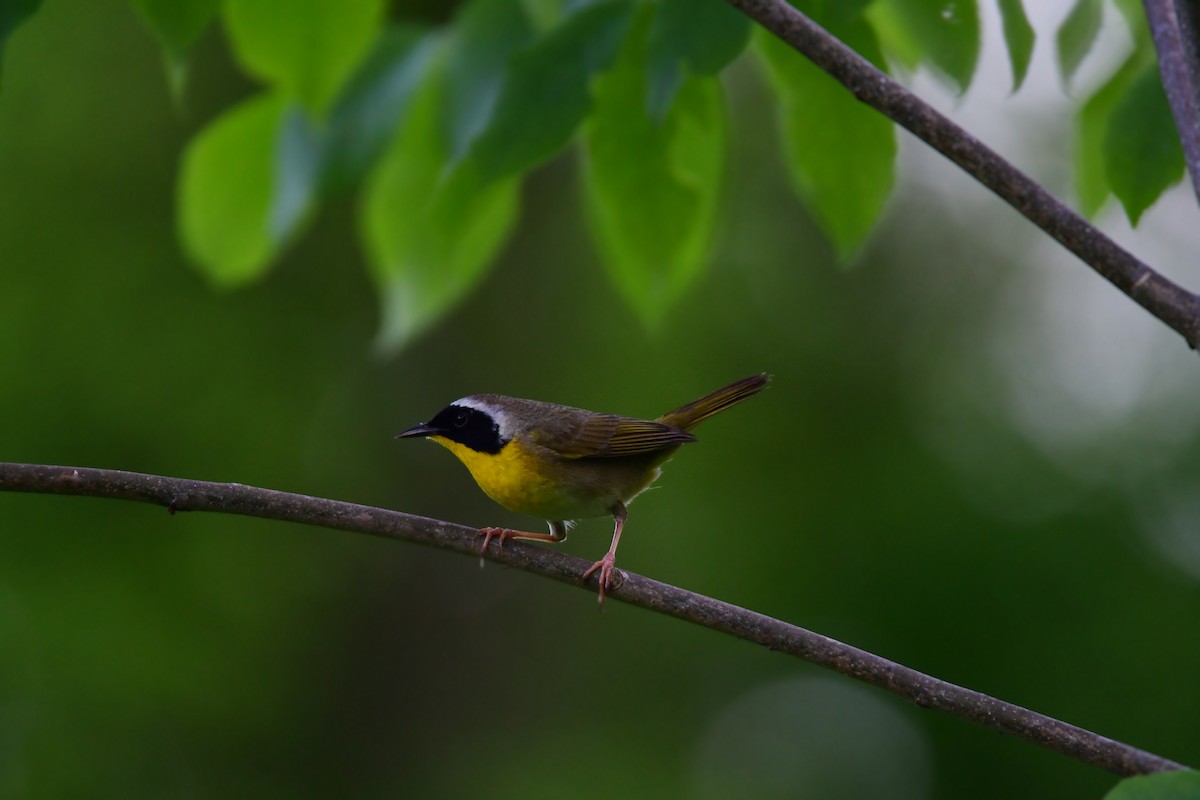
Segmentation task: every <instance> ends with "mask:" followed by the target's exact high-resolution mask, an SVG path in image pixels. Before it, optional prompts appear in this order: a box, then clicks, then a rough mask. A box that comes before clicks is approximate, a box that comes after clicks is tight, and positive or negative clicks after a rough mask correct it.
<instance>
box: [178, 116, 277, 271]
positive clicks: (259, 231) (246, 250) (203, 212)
mask: <svg viewBox="0 0 1200 800" xmlns="http://www.w3.org/2000/svg"><path fill="white" fill-rule="evenodd" d="M287 107H288V101H287V98H285V97H282V96H280V95H277V94H264V95H259V96H258V97H255V98H252V99H250V100H247V101H245V102H243V103H241V104H240V105H237V106H234V107H233V108H231V109H229V110H228V111H226V112H225V113H224V114H222V115H221V116H220V117H218V118H217V120H216V121H214V122H213V123H211V124H210V125H209V126H208V127H206V128H205V129H204V130H203V131H201V132H200V133H199V134H197V135H196V136H195V137H194V138H193V139H192V141H191V142H190V143H189V144H188V146H187V149H186V150H185V151H184V155H183V165H182V171H181V175H180V180H179V201H178V209H179V221H178V222H179V228H180V233H181V236H182V238H183V243H184V247H185V248H186V250H187V252H188V255H189V256H191V258H192V260H193V261H195V262H196V264H197V265H198V266H199V267H200V268H201V269H202V270H203V272H204V273H205V274H206V275H207V276H208V277H209V278H210V279H212V280H213V281H214V282H215V283H217V284H219V285H225V286H234V285H238V284H243V283H246V282H248V281H251V280H253V279H254V278H257V277H259V276H260V275H261V274H262V272H263V271H264V269H265V268H266V266H267V264H268V262H269V260H270V257H271V256H272V255H273V253H274V252H275V250H276V249H277V248H278V247H279V245H280V244H282V240H281V238H280V236H279V232H278V231H275V230H272V201H273V198H274V196H275V187H276V161H275V159H276V146H277V143H278V141H279V136H280V129H281V124H282V122H283V119H284V113H285V111H286V109H287Z"/></svg>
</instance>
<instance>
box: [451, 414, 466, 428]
mask: <svg viewBox="0 0 1200 800" xmlns="http://www.w3.org/2000/svg"><path fill="white" fill-rule="evenodd" d="M466 424H467V412H466V411H459V412H458V413H457V414H455V415H454V427H456V428H462V427H464V426H466Z"/></svg>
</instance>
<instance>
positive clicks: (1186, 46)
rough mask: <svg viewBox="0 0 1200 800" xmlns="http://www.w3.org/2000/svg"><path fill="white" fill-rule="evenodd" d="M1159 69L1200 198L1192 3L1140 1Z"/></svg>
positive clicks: (1198, 39)
mask: <svg viewBox="0 0 1200 800" xmlns="http://www.w3.org/2000/svg"><path fill="white" fill-rule="evenodd" d="M1143 5H1144V6H1145V8H1146V20H1147V21H1148V22H1149V23H1150V35H1151V37H1152V38H1153V39H1154V49H1155V50H1156V51H1157V52H1158V69H1159V72H1160V73H1161V75H1162V83H1163V89H1165V90H1166V93H1167V102H1169V103H1170V104H1171V113H1172V114H1173V115H1174V116H1175V128H1176V130H1178V131H1179V140H1180V142H1182V143H1183V155H1184V158H1185V159H1186V160H1187V165H1188V174H1189V175H1191V176H1192V189H1194V190H1195V192H1196V195H1197V197H1198V198H1200V52H1197V47H1198V46H1200V28H1198V21H1197V19H1196V10H1195V8H1194V7H1193V0H1143Z"/></svg>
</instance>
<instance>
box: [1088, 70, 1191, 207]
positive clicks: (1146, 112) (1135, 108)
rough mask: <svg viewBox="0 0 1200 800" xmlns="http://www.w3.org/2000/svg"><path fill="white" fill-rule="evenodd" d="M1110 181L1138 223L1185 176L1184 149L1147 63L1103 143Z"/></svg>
mask: <svg viewBox="0 0 1200 800" xmlns="http://www.w3.org/2000/svg"><path fill="white" fill-rule="evenodd" d="M1102 149H1103V155H1104V163H1105V166H1106V173H1107V175H1108V182H1109V184H1110V185H1111V186H1112V190H1113V194H1115V195H1116V196H1117V199H1118V200H1120V201H1121V205H1122V206H1124V207H1125V214H1126V216H1128V217H1129V221H1130V223H1131V224H1133V225H1137V222H1138V220H1139V219H1140V218H1141V216H1142V212H1143V211H1145V210H1146V209H1147V208H1149V207H1150V206H1151V205H1153V203H1154V201H1155V200H1157V199H1158V197H1159V195H1161V194H1162V193H1163V191H1164V190H1166V188H1167V187H1168V186H1171V185H1172V184H1174V183H1176V182H1178V181H1179V179H1180V178H1182V177H1183V172H1184V168H1185V166H1186V165H1185V162H1184V159H1183V148H1182V147H1181V146H1180V144H1179V137H1178V135H1177V134H1176V129H1175V120H1174V118H1173V117H1172V116H1171V107H1170V105H1168V103H1167V96H1166V93H1165V92H1163V88H1162V81H1161V80H1160V79H1159V75H1158V69H1157V68H1156V67H1155V66H1154V65H1146V66H1144V67H1143V68H1142V69H1141V72H1140V73H1139V74H1138V75H1137V77H1135V78H1134V79H1133V81H1132V83H1130V85H1129V88H1128V90H1127V91H1126V92H1125V94H1124V96H1122V97H1121V99H1120V100H1119V101H1118V102H1117V105H1116V107H1115V108H1113V110H1112V116H1111V117H1110V118H1109V121H1108V130H1107V131H1106V132H1105V135H1104V142H1103V144H1102Z"/></svg>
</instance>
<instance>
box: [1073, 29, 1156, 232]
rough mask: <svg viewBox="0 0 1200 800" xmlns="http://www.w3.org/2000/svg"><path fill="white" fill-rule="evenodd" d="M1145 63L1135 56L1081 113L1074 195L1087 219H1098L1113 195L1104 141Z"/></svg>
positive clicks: (1123, 65) (1114, 74) (1094, 95)
mask: <svg viewBox="0 0 1200 800" xmlns="http://www.w3.org/2000/svg"><path fill="white" fill-rule="evenodd" d="M1145 62H1146V59H1145V58H1144V57H1143V56H1141V55H1140V54H1138V53H1136V52H1135V53H1134V54H1132V55H1130V56H1129V58H1128V59H1126V61H1125V63H1124V64H1122V65H1121V67H1120V68H1119V69H1118V70H1117V71H1116V72H1114V73H1113V75H1112V77H1110V78H1109V79H1108V81H1106V82H1105V84H1104V85H1103V86H1101V87H1100V88H1099V89H1097V90H1096V92H1095V93H1094V94H1093V95H1092V96H1091V97H1090V98H1089V99H1088V101H1087V102H1086V103H1084V105H1083V108H1082V110H1081V111H1080V112H1079V122H1078V132H1077V138H1076V143H1075V191H1076V193H1077V194H1078V195H1079V210H1080V212H1081V213H1082V214H1083V215H1084V216H1087V217H1092V216H1095V214H1096V212H1097V211H1099V210H1100V208H1101V207H1102V206H1103V205H1104V201H1105V200H1107V199H1108V196H1109V195H1110V194H1112V187H1111V186H1110V185H1109V183H1108V167H1107V165H1106V162H1105V157H1104V137H1105V134H1106V133H1107V131H1108V122H1109V119H1110V118H1111V117H1112V112H1113V109H1114V108H1116V107H1117V102H1118V101H1119V100H1120V99H1121V98H1122V97H1124V96H1125V92H1126V90H1128V88H1129V84H1130V83H1132V82H1133V79H1134V78H1135V77H1136V76H1137V75H1138V73H1139V72H1140V71H1141V70H1142V68H1143V66H1144V64H1145Z"/></svg>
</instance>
